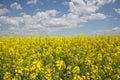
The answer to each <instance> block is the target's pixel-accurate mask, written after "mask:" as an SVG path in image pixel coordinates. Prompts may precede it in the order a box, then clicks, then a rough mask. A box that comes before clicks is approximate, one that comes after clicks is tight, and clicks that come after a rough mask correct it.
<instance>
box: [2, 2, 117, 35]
mask: <svg viewBox="0 0 120 80" xmlns="http://www.w3.org/2000/svg"><path fill="white" fill-rule="evenodd" d="M114 1H115V0H71V1H70V2H68V4H66V5H68V6H69V13H67V14H64V15H62V16H61V17H57V14H59V12H58V11H57V10H47V11H38V12H36V14H35V15H28V14H26V13H21V16H19V17H7V16H0V23H2V25H3V23H4V24H7V25H8V26H9V28H7V29H8V32H9V30H10V31H14V32H20V33H23V34H28V33H30V32H31V31H32V32H35V33H39V31H46V32H47V31H55V30H59V29H65V28H74V27H77V26H78V25H80V24H81V23H83V22H88V21H90V20H103V19H105V18H106V16H105V15H104V14H102V13H96V11H97V10H98V9H99V8H100V7H101V6H102V5H105V4H108V3H113V2H114ZM36 2H37V1H36V0H35V2H34V0H30V1H28V2H27V4H36ZM16 5H18V4H17V3H16V2H15V3H14V5H11V7H14V8H15V7H16ZM17 9H20V7H19V8H17ZM21 23H22V24H23V25H22V26H23V27H22V28H20V25H21ZM7 29H6V31H7ZM22 31H23V32H22ZM36 31H38V32H36Z"/></svg>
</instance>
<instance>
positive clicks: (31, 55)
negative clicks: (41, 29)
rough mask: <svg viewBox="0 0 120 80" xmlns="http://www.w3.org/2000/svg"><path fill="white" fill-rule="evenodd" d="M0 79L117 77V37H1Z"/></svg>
mask: <svg viewBox="0 0 120 80" xmlns="http://www.w3.org/2000/svg"><path fill="white" fill-rule="evenodd" d="M0 80H120V37H119V36H94V37H93V36H87V37H86V36H83V35H81V36H73V37H64V36H63V37H50V36H47V37H0Z"/></svg>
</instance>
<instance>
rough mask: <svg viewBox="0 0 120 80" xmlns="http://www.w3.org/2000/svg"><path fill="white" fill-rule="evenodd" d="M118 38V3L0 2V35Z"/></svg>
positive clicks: (75, 0) (111, 0)
mask: <svg viewBox="0 0 120 80" xmlns="http://www.w3.org/2000/svg"><path fill="white" fill-rule="evenodd" d="M103 32H105V33H108V34H109V33H110V34H118V35H120V0H0V36H8V35H14V34H15V33H16V34H17V35H22V36H26V35H31V34H33V35H41V34H42V35H45V34H50V35H58V34H61V33H62V34H64V35H77V34H85V35H89V34H95V33H103Z"/></svg>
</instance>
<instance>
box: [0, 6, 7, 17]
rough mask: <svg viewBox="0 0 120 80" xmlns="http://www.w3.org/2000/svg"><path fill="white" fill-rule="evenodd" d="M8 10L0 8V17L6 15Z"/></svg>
mask: <svg viewBox="0 0 120 80" xmlns="http://www.w3.org/2000/svg"><path fill="white" fill-rule="evenodd" d="M8 12H9V10H8V9H7V8H0V16H1V15H4V14H6V13H8Z"/></svg>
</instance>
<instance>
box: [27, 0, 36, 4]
mask: <svg viewBox="0 0 120 80" xmlns="http://www.w3.org/2000/svg"><path fill="white" fill-rule="evenodd" d="M36 3H37V0H29V1H28V2H27V4H36Z"/></svg>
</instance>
